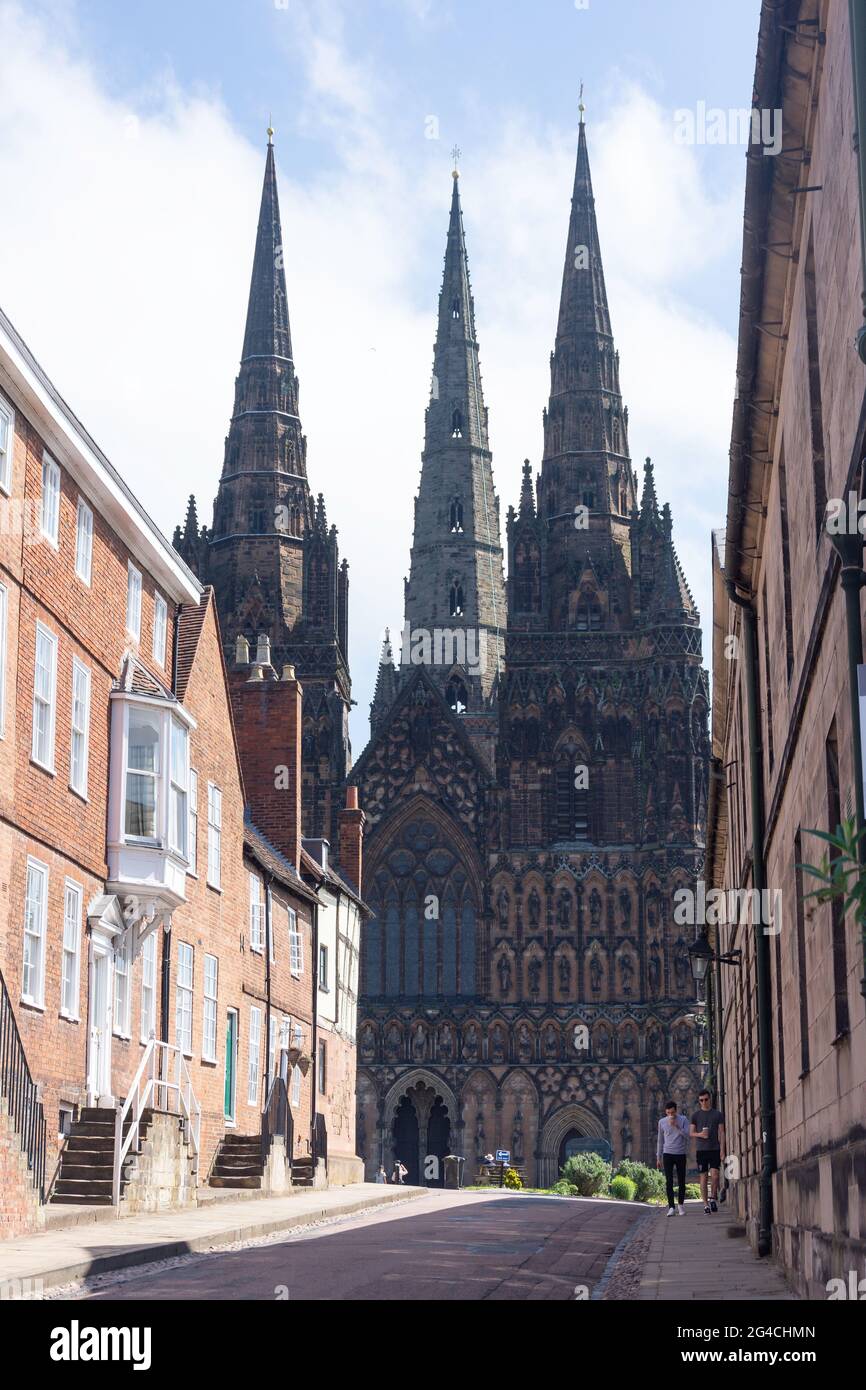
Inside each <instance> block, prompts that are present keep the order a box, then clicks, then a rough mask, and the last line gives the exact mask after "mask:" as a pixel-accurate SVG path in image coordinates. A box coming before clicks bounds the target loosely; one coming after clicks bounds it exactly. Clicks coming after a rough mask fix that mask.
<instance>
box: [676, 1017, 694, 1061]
mask: <svg viewBox="0 0 866 1390" xmlns="http://www.w3.org/2000/svg"><path fill="white" fill-rule="evenodd" d="M691 1050H692V1035H691V1033H690V1032H689V1030H688V1028H687V1027H686V1025H685V1024H684V1023H681V1024H680V1026H679V1028H678V1029H677V1031H676V1033H675V1034H674V1051H675V1052H676V1055H677V1057H680V1058H682V1059H685V1058H686V1057H688V1056H689V1055H690V1053H691Z"/></svg>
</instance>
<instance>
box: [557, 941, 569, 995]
mask: <svg viewBox="0 0 866 1390" xmlns="http://www.w3.org/2000/svg"><path fill="white" fill-rule="evenodd" d="M559 988H560V990H561V991H562V993H563V994H568V993H569V992H570V990H571V961H570V960H569V958H568V956H567V955H566V954H565V952H564V951H563V953H562V955H561V956H560V957H559Z"/></svg>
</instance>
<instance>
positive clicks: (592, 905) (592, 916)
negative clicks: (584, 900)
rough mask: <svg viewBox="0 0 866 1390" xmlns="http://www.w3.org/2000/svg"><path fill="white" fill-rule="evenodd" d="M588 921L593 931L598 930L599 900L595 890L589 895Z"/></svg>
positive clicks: (599, 922) (599, 921)
mask: <svg viewBox="0 0 866 1390" xmlns="http://www.w3.org/2000/svg"><path fill="white" fill-rule="evenodd" d="M589 920H590V925H591V926H592V928H593V930H598V928H599V927H600V926H601V898H600V897H599V895H598V890H597V889H596V888H593V890H592V892H591V893H590V895H589Z"/></svg>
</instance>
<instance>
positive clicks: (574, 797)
mask: <svg viewBox="0 0 866 1390" xmlns="http://www.w3.org/2000/svg"><path fill="white" fill-rule="evenodd" d="M577 761H578V758H577V754H576V753H575V752H574V751H569V752H567V753H565V754H564V755H563V756H562V757H561V758H560V760H559V762H558V764H557V767H556V775H555V783H554V785H555V798H556V804H555V815H554V822H555V833H556V838H557V839H558V840H585V839H587V838H588V836H589V789H588V788H587V787H576V786H575V781H576V771H575V769H576V766H577Z"/></svg>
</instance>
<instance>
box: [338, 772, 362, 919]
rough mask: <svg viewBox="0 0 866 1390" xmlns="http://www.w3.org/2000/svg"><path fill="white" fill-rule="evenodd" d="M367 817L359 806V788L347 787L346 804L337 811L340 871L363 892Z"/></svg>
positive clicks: (353, 885)
mask: <svg viewBox="0 0 866 1390" xmlns="http://www.w3.org/2000/svg"><path fill="white" fill-rule="evenodd" d="M366 819H367V817H366V816H365V815H364V812H363V811H362V810H360V808H359V806H358V788H357V787H347V788H346V805H345V807H344V808H343V810H342V811H338V812H337V822H338V825H339V831H340V872H341V874H342V875H343V877H344V878H345V879H346V881H347V882H348V883H350V884H351V885H352V887H353V888H354V889H355V891H356V892H357V894H358V896H359V897H361V894H362V887H363V885H362V882H361V877H362V867H363V849H364V823H365V821H366Z"/></svg>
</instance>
